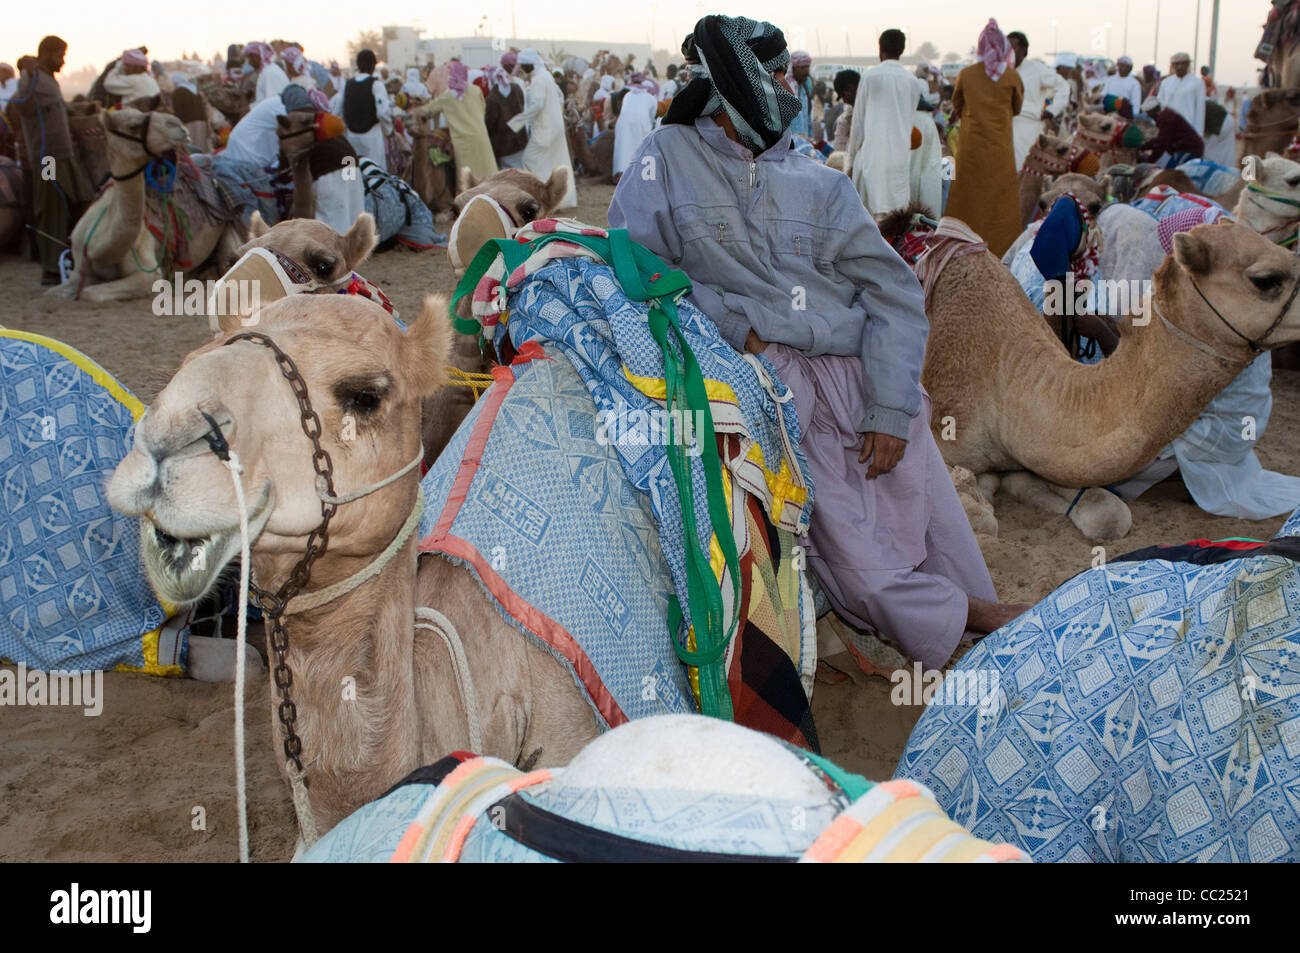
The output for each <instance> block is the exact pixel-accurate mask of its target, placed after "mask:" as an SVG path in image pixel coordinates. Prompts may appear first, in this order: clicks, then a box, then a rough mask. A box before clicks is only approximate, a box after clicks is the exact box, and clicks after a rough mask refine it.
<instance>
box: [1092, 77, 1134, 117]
mask: <svg viewBox="0 0 1300 953" xmlns="http://www.w3.org/2000/svg"><path fill="white" fill-rule="evenodd" d="M1101 94H1102V95H1103V96H1122V97H1124V98H1125V99H1127V100H1128V101H1129V102H1130V103H1132V104H1133V112H1134V113H1136V112H1137V111H1138V107H1140V106H1141V105H1142V84H1141V83H1139V82H1138V80H1137V77H1136V76H1134V75H1133V74H1132V73H1129V74H1128V75H1127V76H1120V75H1119V73H1116V74H1115V75H1114V76H1107V77H1106V81H1105V82H1104V83H1102V84H1101Z"/></svg>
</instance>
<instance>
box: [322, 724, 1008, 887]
mask: <svg viewBox="0 0 1300 953" xmlns="http://www.w3.org/2000/svg"><path fill="white" fill-rule="evenodd" d="M303 860H304V861H306V862H309V863H320V862H335V863H337V862H353V863H363V862H377V861H385V860H387V861H392V862H395V863H418V862H429V861H433V862H446V863H458V862H459V863H474V862H479V863H482V862H490V863H506V862H513V863H520V862H524V863H528V862H531V863H555V862H623V863H630V862H678V863H726V862H739V863H756V862H764V861H766V862H776V863H796V862H804V863H861V862H876V861H893V862H899V861H913V862H937V861H945V862H949V863H951V862H962V861H965V862H979V861H983V862H990V861H991V862H998V861H1022V862H1023V861H1025V860H1027V858H1026V856H1025V854H1024V853H1023V852H1022V851H1020V850H1019V849H1017V848H1015V847H1012V846H1011V845H1008V844H991V843H987V842H985V841H981V840H976V839H975V838H974V837H972V836H971V835H970V834H969V833H968V832H967V831H965V830H964V829H963V828H962V827H961V826H960V825H959V824H955V823H953V822H952V821H951V820H949V819H948V817H947V816H946V815H945V814H944V813H943V811H942V810H941V809H940V808H939V806H938V805H937V804H936V803H935V801H934V799H933V796H932V795H931V794H930V792H929V791H927V790H926V789H925V788H924V787H922V786H921V785H919V784H915V783H913V782H911V781H889V782H886V783H884V784H872V783H871V782H869V781H867V780H866V779H865V778H862V777H860V776H858V775H853V774H849V773H848V772H846V771H843V770H842V769H840V768H838V767H836V766H835V765H834V764H831V763H830V762H828V761H825V760H823V759H821V758H817V757H815V756H812V755H809V754H807V753H806V752H803V751H800V750H799V749H797V748H794V747H791V746H788V745H784V744H782V743H781V742H779V741H777V740H775V739H773V738H769V737H767V736H766V735H762V734H758V733H756V732H752V731H747V730H745V729H743V728H740V727H738V726H736V725H731V724H727V723H725V722H719V721H713V720H704V719H699V718H693V717H690V716H681V715H678V716H663V717H659V718H651V719H646V720H643V721H638V722H633V723H632V724H629V725H625V726H624V727H622V728H619V729H617V730H615V731H612V732H609V733H608V734H605V735H603V736H601V737H600V738H598V739H596V740H595V741H593V742H592V743H591V744H589V745H588V746H587V747H586V748H584V749H583V750H582V751H581V752H580V753H579V754H578V756H577V757H576V758H574V759H573V761H572V762H571V763H570V764H569V765H568V766H567V767H565V768H554V769H550V770H540V771H533V772H530V773H527V774H525V773H522V772H520V771H519V770H517V769H515V768H514V767H512V766H510V765H509V764H506V763H505V762H504V761H500V760H498V759H496V758H479V757H474V756H473V755H470V754H467V753H465V752H458V753H456V754H454V755H451V756H448V757H446V758H443V759H442V760H441V761H439V762H438V763H436V764H433V765H430V766H428V767H425V768H421V769H419V770H418V771H415V772H414V773H412V774H411V775H410V776H408V777H407V778H405V779H404V780H403V781H401V782H400V783H399V784H398V785H397V786H396V787H394V788H393V790H391V791H390V792H389V793H387V794H386V795H384V796H383V797H382V798H380V799H378V800H377V801H373V802H371V803H370V804H368V805H366V806H365V807H363V808H361V809H360V810H358V811H356V812H355V813H354V814H352V815H351V816H350V817H348V818H346V819H345V820H344V821H343V822H342V823H340V824H339V825H338V826H336V827H335V828H334V829H333V830H331V831H330V832H329V833H328V834H326V835H325V837H323V838H322V839H321V840H320V841H319V842H317V843H316V844H315V846H313V847H312V848H311V850H309V851H308V852H307V853H306V855H305V856H304V857H303Z"/></svg>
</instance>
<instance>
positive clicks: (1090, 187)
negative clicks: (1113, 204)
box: [1038, 172, 1110, 218]
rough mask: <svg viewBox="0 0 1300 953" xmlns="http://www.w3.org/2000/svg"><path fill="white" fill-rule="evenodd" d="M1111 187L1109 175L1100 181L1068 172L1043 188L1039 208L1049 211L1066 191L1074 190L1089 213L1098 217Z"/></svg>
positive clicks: (1039, 198)
mask: <svg viewBox="0 0 1300 953" xmlns="http://www.w3.org/2000/svg"><path fill="white" fill-rule="evenodd" d="M1109 188H1110V179H1109V177H1107V178H1104V179H1103V180H1102V181H1101V182H1098V181H1097V180H1096V179H1094V178H1092V177H1091V176H1087V175H1082V174H1080V173H1078V172H1067V173H1066V174H1065V175H1060V176H1057V177H1056V180H1055V181H1053V182H1052V184H1051V185H1049V186H1048V187H1047V188H1046V189H1044V190H1043V194H1042V195H1040V196H1039V197H1038V208H1039V209H1040V210H1041V211H1042V212H1044V213H1046V212H1049V211H1051V209H1052V206H1053V205H1055V204H1056V200H1057V199H1059V198H1060V197H1061V196H1062V195H1064V194H1065V193H1066V192H1073V193H1074V194H1075V195H1077V196H1078V197H1079V201H1081V202H1082V203H1083V205H1084V208H1086V209H1087V210H1088V214H1090V215H1091V216H1092V217H1093V218H1096V217H1097V215H1098V214H1099V213H1100V212H1101V208H1102V206H1103V205H1105V204H1106V193H1107V191H1108V189H1109Z"/></svg>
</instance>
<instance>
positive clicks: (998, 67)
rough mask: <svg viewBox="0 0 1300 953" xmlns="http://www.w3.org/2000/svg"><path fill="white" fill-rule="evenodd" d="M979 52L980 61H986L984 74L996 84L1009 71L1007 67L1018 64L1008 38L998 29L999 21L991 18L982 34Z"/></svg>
mask: <svg viewBox="0 0 1300 953" xmlns="http://www.w3.org/2000/svg"><path fill="white" fill-rule="evenodd" d="M977 52H978V53H979V57H980V59H982V60H983V61H984V72H985V73H987V74H988V77H989V79H991V80H993V82H995V83H996V82H997V81H998V80H1000V79H1001V78H1002V74H1003V73H1005V72H1006V71H1007V67H1008V66H1014V65H1015V62H1016V54H1015V51H1014V50H1012V49H1011V44H1010V43H1009V42H1007V38H1006V37H1005V36H1003V35H1002V31H1001V30H999V29H998V21H997V20H994V19H992V18H991V17H990V18H989V23H988V26H986V27H985V28H984V32H983V33H981V34H980V43H979V47H978V48H977Z"/></svg>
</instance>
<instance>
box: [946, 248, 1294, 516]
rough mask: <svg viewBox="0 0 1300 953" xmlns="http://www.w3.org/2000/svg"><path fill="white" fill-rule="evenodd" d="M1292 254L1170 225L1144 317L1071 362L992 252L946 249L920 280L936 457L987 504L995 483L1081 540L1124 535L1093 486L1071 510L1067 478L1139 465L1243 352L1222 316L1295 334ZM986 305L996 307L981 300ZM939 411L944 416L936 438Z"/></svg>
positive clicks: (1113, 478)
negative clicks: (966, 475) (1105, 352)
mask: <svg viewBox="0 0 1300 953" xmlns="http://www.w3.org/2000/svg"><path fill="white" fill-rule="evenodd" d="M1294 262H1295V259H1294V257H1293V256H1292V255H1291V253H1289V252H1287V251H1285V250H1283V249H1281V248H1278V247H1277V246H1276V245H1273V244H1272V243H1271V242H1269V241H1268V240H1267V239H1265V238H1262V237H1261V236H1259V235H1256V234H1255V233H1254V232H1252V231H1250V230H1249V229H1248V228H1246V227H1245V226H1242V225H1234V224H1227V223H1223V224H1217V225H1212V226H1210V225H1206V226H1201V227H1199V228H1196V229H1194V230H1192V231H1191V232H1186V233H1181V234H1178V235H1176V236H1175V237H1174V253H1173V254H1172V255H1170V256H1169V257H1168V258H1167V259H1166V260H1165V262H1164V264H1163V265H1162V266H1161V267H1160V269H1159V270H1158V271H1156V272H1155V291H1154V299H1153V307H1151V308H1150V309H1149V313H1147V314H1146V315H1145V317H1144V318H1143V319H1141V320H1144V321H1146V322H1147V323H1145V324H1142V325H1138V324H1137V322H1135V321H1133V320H1132V319H1125V320H1122V321H1121V322H1119V324H1118V327H1119V330H1120V344H1119V346H1118V348H1117V349H1116V350H1115V352H1114V353H1113V354H1112V355H1111V356H1110V357H1109V358H1107V359H1106V360H1104V361H1102V362H1101V363H1100V364H1095V365H1083V364H1078V363H1076V362H1074V361H1073V360H1071V359H1070V357H1069V356H1068V354H1067V353H1066V352H1065V349H1064V348H1063V347H1062V346H1061V343H1060V341H1059V340H1057V339H1055V338H1054V337H1053V336H1052V333H1051V331H1050V330H1049V328H1048V326H1047V323H1046V322H1045V321H1044V320H1043V317H1042V315H1040V314H1039V313H1038V311H1037V310H1035V309H1034V307H1033V306H1032V305H1031V304H1030V303H1029V300H1028V298H1026V297H1025V294H1024V292H1023V291H1022V290H1021V288H1020V286H1019V284H1018V283H1017V282H1016V280H1015V279H1014V278H1013V277H1012V276H1011V274H1010V272H1009V271H1008V270H1007V269H1006V268H1005V267H1004V266H1003V265H1002V264H1001V263H1000V262H998V260H997V259H995V258H994V257H993V256H992V255H990V254H989V253H987V252H980V253H978V254H970V255H966V256H963V257H958V258H955V259H953V260H952V261H950V263H949V264H948V265H947V267H945V268H944V269H943V271H942V272H941V273H940V274H939V275H938V277H937V279H936V283H935V286H934V288H933V294H932V301H933V304H932V305H931V308H930V340H929V346H928V349H927V351H926V360H925V368H924V371H923V374H922V383H923V384H924V386H925V387H926V389H927V390H928V391H929V392H930V395H931V397H932V399H933V421H934V426H935V436H936V439H937V440H938V442H939V446H940V449H941V450H942V452H943V455H944V459H945V461H946V462H947V463H948V465H949V466H963V467H966V468H967V469H969V470H971V471H972V472H973V473H975V474H976V477H977V480H978V483H979V486H980V490H981V492H982V493H983V494H984V496H985V498H986V499H988V500H992V499H993V495H994V493H995V492H996V491H997V489H998V486H999V484H1001V485H1002V486H1003V488H1005V489H1007V490H1008V491H1009V492H1011V493H1012V494H1013V495H1015V496H1018V497H1020V498H1021V499H1024V500H1025V501H1026V502H1032V503H1034V504H1035V505H1039V506H1042V507H1044V508H1047V509H1049V510H1052V511H1054V512H1058V513H1065V512H1067V510H1068V511H1069V514H1070V517H1071V519H1073V520H1074V521H1075V523H1076V525H1079V526H1080V529H1082V530H1083V531H1084V533H1085V534H1086V535H1089V536H1091V538H1110V537H1113V536H1114V535H1123V533H1122V532H1119V530H1121V529H1122V530H1124V531H1127V527H1126V526H1124V525H1122V523H1121V524H1120V525H1114V524H1110V525H1107V522H1106V519H1105V518H1102V519H1099V512H1098V510H1100V509H1101V508H1100V507H1098V508H1090V506H1089V502H1090V501H1089V499H1088V497H1089V496H1092V497H1094V499H1097V498H1098V497H1097V495H1098V494H1101V495H1102V496H1103V497H1104V496H1107V494H1105V491H1102V490H1095V489H1093V490H1087V491H1085V492H1084V493H1083V495H1082V497H1081V498H1079V499H1078V501H1077V502H1078V503H1079V504H1081V505H1079V506H1074V507H1073V508H1072V507H1071V504H1072V501H1075V500H1076V497H1077V496H1078V489H1077V488H1086V487H1100V486H1105V485H1107V484H1112V483H1117V482H1120V481H1122V480H1125V479H1127V478H1128V477H1130V476H1132V475H1133V474H1134V473H1136V472H1137V471H1138V470H1140V469H1141V468H1142V467H1144V466H1146V464H1148V463H1149V462H1150V461H1151V460H1153V459H1155V457H1156V454H1157V453H1158V452H1159V451H1160V449H1161V448H1162V447H1164V446H1165V445H1166V444H1167V443H1169V441H1171V440H1172V439H1173V438H1174V437H1176V436H1178V435H1179V434H1181V433H1182V432H1183V431H1184V430H1186V429H1187V427H1188V425H1190V424H1191V422H1192V421H1193V420H1194V419H1196V417H1197V416H1198V415H1199V414H1200V412H1201V410H1202V409H1203V408H1204V407H1205V406H1206V404H1208V403H1209V401H1210V400H1211V399H1213V397H1214V396H1215V395H1216V394H1218V393H1219V391H1221V390H1222V389H1223V388H1224V387H1225V386H1227V384H1228V383H1230V382H1231V381H1232V379H1233V378H1234V377H1236V376H1237V374H1239V373H1240V372H1241V371H1242V370H1244V369H1245V367H1246V365H1247V364H1248V363H1250V361H1251V360H1253V359H1254V357H1255V356H1256V355H1255V353H1254V352H1253V351H1252V350H1251V348H1250V347H1249V346H1248V345H1247V344H1246V342H1245V341H1243V340H1242V339H1241V338H1239V337H1237V335H1236V334H1235V333H1234V332H1233V331H1232V330H1230V329H1229V327H1228V325H1226V324H1225V323H1224V322H1225V321H1226V322H1231V326H1232V327H1233V328H1235V329H1236V330H1237V331H1238V332H1240V333H1241V334H1243V335H1246V336H1247V337H1249V338H1251V339H1254V340H1259V341H1261V343H1262V344H1263V345H1264V346H1265V348H1266V349H1268V350H1272V349H1274V348H1277V347H1280V346H1282V345H1284V344H1287V343H1290V342H1291V341H1295V340H1300V309H1296V308H1293V307H1292V302H1293V298H1294V290H1295V286H1296V282H1297V279H1298V278H1300V273H1298V272H1297V270H1296V268H1295V264H1294ZM1193 283H1195V286H1196V287H1199V289H1200V290H1201V291H1202V292H1203V293H1204V294H1205V296H1206V298H1208V300H1209V301H1212V302H1215V307H1217V308H1218V310H1219V313H1220V314H1221V315H1222V316H1223V318H1222V320H1220V319H1219V318H1218V317H1216V316H1215V313H1214V312H1213V311H1211V310H1210V306H1209V305H1208V304H1207V303H1206V302H1205V301H1204V300H1202V299H1201V297H1200V296H1199V295H1197V293H1196V290H1195V288H1194V286H1193ZM989 301H998V302H1005V303H1006V304H1005V306H1004V307H999V308H998V309H990V308H988V306H987V302H989ZM1160 316H1163V317H1160ZM1275 322H1276V324H1275ZM1261 339H1262V340H1261ZM972 368H980V369H981V371H980V372H979V373H972ZM946 418H951V421H952V422H953V423H955V433H952V432H949V433H948V434H946V437H947V438H948V439H945V434H944V433H943V426H944V421H945V419H946ZM1022 471H1028V472H1027V473H1025V472H1022ZM1104 512H1105V513H1109V514H1110V516H1112V517H1113V516H1114V512H1113V510H1111V509H1105V510H1104ZM1125 512H1126V510H1125Z"/></svg>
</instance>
